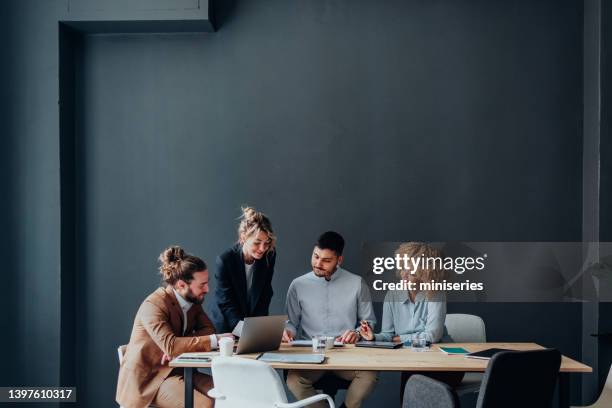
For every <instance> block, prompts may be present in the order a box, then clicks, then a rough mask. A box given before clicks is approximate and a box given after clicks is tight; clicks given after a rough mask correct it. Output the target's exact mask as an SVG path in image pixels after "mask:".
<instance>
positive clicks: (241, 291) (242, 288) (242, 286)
mask: <svg viewBox="0 0 612 408" xmlns="http://www.w3.org/2000/svg"><path fill="white" fill-rule="evenodd" d="M236 251H237V252H238V254H237V255H238V256H237V257H236V258H235V259H236V260H237V263H238V265H236V267H235V268H234V276H233V280H234V285H235V288H236V293H237V294H238V299H239V300H240V306H241V308H242V311H243V312H244V313H245V314H248V310H249V305H247V287H246V284H247V282H246V271H245V270H244V257H243V255H242V246H241V245H236Z"/></svg>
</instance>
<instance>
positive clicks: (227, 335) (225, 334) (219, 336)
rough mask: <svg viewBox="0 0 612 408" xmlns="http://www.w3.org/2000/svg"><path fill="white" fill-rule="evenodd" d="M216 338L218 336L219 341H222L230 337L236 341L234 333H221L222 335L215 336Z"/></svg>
mask: <svg viewBox="0 0 612 408" xmlns="http://www.w3.org/2000/svg"><path fill="white" fill-rule="evenodd" d="M215 336H217V341H219V340H221V339H222V338H223V337H229V338H230V339H232V340H235V339H234V335H233V334H232V333H220V334H215Z"/></svg>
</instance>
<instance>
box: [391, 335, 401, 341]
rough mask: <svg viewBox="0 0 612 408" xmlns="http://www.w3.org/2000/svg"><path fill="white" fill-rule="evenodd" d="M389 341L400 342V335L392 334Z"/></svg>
mask: <svg viewBox="0 0 612 408" xmlns="http://www.w3.org/2000/svg"><path fill="white" fill-rule="evenodd" d="M391 341H392V342H394V343H399V342H400V336H393V338H392V339H391Z"/></svg>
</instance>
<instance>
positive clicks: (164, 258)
mask: <svg viewBox="0 0 612 408" xmlns="http://www.w3.org/2000/svg"><path fill="white" fill-rule="evenodd" d="M158 260H159V263H160V266H159V273H160V275H161V276H162V281H163V283H164V285H166V286H167V285H174V284H175V283H176V282H178V281H179V280H182V281H184V282H186V283H189V282H191V281H192V280H193V274H194V273H195V272H201V271H205V270H206V263H205V262H204V261H203V260H201V259H200V258H198V257H197V256H193V255H189V254H187V253H185V251H184V250H183V248H181V247H179V246H176V245H174V246H170V247H168V248H166V249H165V250H164V251H163V252H162V253H161V254H159V258H158Z"/></svg>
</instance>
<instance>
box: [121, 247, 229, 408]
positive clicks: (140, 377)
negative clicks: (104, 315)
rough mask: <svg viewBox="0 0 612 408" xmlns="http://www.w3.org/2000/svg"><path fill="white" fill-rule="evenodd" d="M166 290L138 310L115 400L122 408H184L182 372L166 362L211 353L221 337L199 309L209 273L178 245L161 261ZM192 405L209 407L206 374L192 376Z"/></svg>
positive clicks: (160, 290)
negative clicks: (180, 356) (181, 355)
mask: <svg viewBox="0 0 612 408" xmlns="http://www.w3.org/2000/svg"><path fill="white" fill-rule="evenodd" d="M159 261H160V263H161V266H160V268H159V270H160V273H161V275H162V281H163V285H164V287H161V288H158V289H157V290H156V291H155V292H153V293H152V294H150V295H149V296H148V297H147V298H146V299H145V300H144V302H143V303H142V304H141V305H140V308H139V309H138V312H137V313H136V318H135V319H134V326H133V329H132V335H131V337H130V342H129V344H128V346H127V349H126V351H125V355H124V358H123V361H122V363H121V367H120V369H119V379H118V383H117V395H116V400H117V402H118V403H119V404H120V405H121V406H122V407H123V408H146V407H148V406H149V405H150V404H154V405H155V406H156V407H158V408H179V407H183V406H184V399H185V394H184V392H185V384H184V380H183V373H182V370H180V369H173V368H172V367H169V366H168V362H169V361H170V360H171V359H173V358H175V357H177V356H178V355H180V354H182V353H186V352H202V351H210V350H213V349H215V348H217V344H218V340H219V338H221V337H223V336H231V334H223V335H216V334H214V333H215V329H214V326H213V324H212V323H211V321H210V320H209V318H208V316H206V314H205V313H204V310H203V309H202V306H201V305H202V302H203V301H204V296H205V295H206V293H208V270H207V268H206V264H205V263H204V261H202V260H201V259H200V258H198V257H196V256H193V255H189V254H186V253H185V251H184V250H183V249H181V248H180V247H178V246H172V247H169V248H168V249H166V250H165V251H164V252H162V253H161V255H160V256H159ZM193 383H194V387H195V392H194V403H195V406H197V407H205V408H208V407H212V406H213V405H214V403H213V400H212V399H211V398H210V397H208V395H207V394H206V393H207V392H208V390H210V389H211V388H212V386H213V382H212V378H211V377H210V376H209V375H206V374H201V373H194V376H193Z"/></svg>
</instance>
